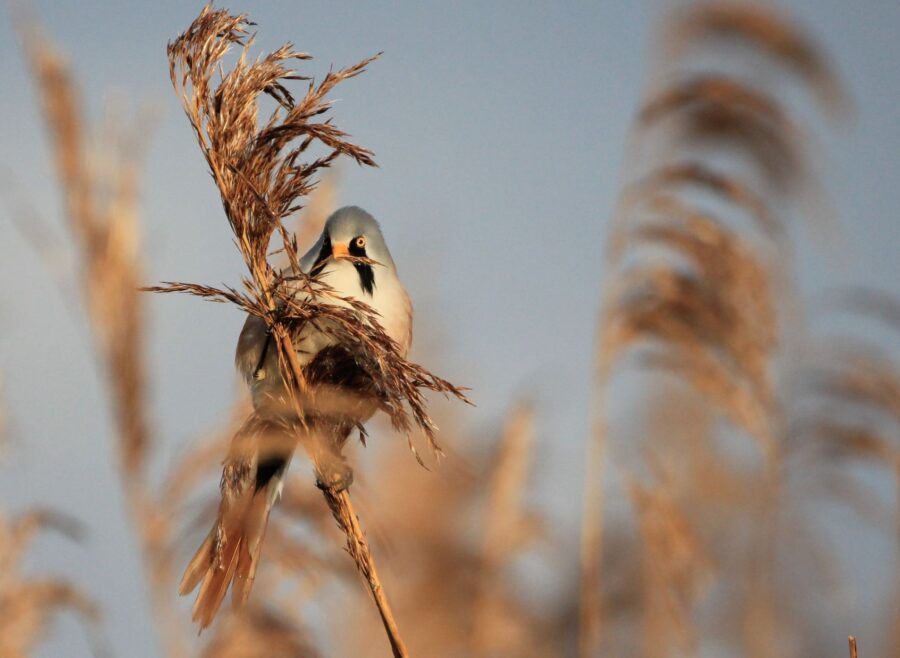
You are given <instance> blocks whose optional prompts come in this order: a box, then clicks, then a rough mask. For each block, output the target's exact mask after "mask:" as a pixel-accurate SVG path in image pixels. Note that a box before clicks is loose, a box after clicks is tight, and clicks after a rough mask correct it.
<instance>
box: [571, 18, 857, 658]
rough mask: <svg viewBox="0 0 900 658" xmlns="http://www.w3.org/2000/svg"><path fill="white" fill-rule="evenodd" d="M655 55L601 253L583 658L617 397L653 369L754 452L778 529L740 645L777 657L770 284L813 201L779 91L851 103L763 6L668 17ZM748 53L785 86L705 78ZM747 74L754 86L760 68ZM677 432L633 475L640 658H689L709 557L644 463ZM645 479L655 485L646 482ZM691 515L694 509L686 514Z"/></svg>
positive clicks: (788, 26) (654, 385)
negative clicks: (794, 220) (804, 206)
mask: <svg viewBox="0 0 900 658" xmlns="http://www.w3.org/2000/svg"><path fill="white" fill-rule="evenodd" d="M661 41H662V42H663V43H664V44H665V54H664V56H663V57H661V58H660V64H659V70H658V71H657V72H656V75H655V76H654V77H655V79H656V80H659V81H660V82H658V83H657V84H654V85H652V86H651V88H650V91H649V94H648V97H647V99H646V101H645V102H644V103H643V106H642V109H641V111H640V113H639V115H638V120H637V124H636V127H635V135H634V139H633V147H632V148H633V153H632V155H631V159H630V165H629V175H630V176H631V177H632V178H631V180H630V181H629V182H628V183H627V184H626V185H625V187H624V189H623V192H622V194H621V196H620V200H619V203H618V205H617V209H616V213H615V216H614V219H613V222H612V225H611V234H610V237H609V242H608V243H609V251H608V255H607V258H608V273H607V276H606V282H607V283H606V286H605V293H604V300H603V309H602V311H601V317H600V323H599V334H598V340H597V349H596V366H595V381H596V384H595V387H596V390H595V394H594V399H595V407H594V414H595V415H594V420H593V427H594V429H593V437H592V439H591V440H590V441H589V446H588V459H587V464H588V469H589V470H588V473H587V482H586V485H585V486H586V490H585V491H586V500H585V507H584V510H585V511H584V523H583V531H582V537H583V543H582V569H583V575H582V579H583V591H582V604H581V627H582V629H581V655H582V656H589V655H596V653H597V651H598V647H599V646H600V633H601V625H600V624H601V622H600V620H601V603H600V600H599V592H600V591H601V588H602V582H601V580H600V575H599V571H598V570H599V566H600V564H601V553H600V548H601V545H602V534H601V528H602V526H601V522H600V518H601V515H602V513H603V503H602V501H603V498H602V487H601V485H600V482H601V476H602V472H603V465H604V463H605V459H604V455H605V454H606V450H607V448H606V445H607V442H608V435H609V434H610V432H611V431H612V429H611V427H610V421H609V418H610V414H611V412H610V410H609V398H610V393H611V391H612V390H614V389H615V387H616V385H617V382H620V381H621V378H622V377H623V376H624V373H627V372H629V371H631V372H635V371H639V372H643V373H645V374H644V375H643V376H642V378H643V381H646V382H648V391H652V390H659V387H665V386H666V385H668V386H669V389H668V390H669V391H670V393H669V394H671V387H672V385H673V384H672V382H677V384H674V386H676V387H686V388H687V390H688V391H692V394H691V395H692V397H693V400H692V401H691V402H690V404H700V405H701V406H703V407H706V408H708V409H709V410H711V411H712V412H713V413H715V414H716V415H718V416H721V417H722V418H724V419H727V420H728V421H730V428H726V429H725V430H724V431H721V432H720V433H722V434H723V435H724V436H746V437H750V438H752V439H753V440H754V441H755V444H756V446H757V447H758V451H759V452H758V454H759V456H760V458H761V464H762V470H761V471H760V478H761V479H760V480H759V486H760V487H762V491H763V492H764V493H763V494H762V495H761V496H759V497H758V503H757V505H758V509H757V510H756V511H755V512H751V514H750V519H751V523H753V524H754V525H757V524H758V527H760V528H766V527H768V528H770V529H769V530H763V531H762V532H761V533H760V534H761V538H760V540H759V545H758V547H757V548H750V549H749V550H748V555H747V559H748V560H749V562H747V563H745V564H744V568H745V569H750V570H752V571H753V572H754V573H757V574H758V576H757V581H758V582H759V585H758V588H757V586H756V585H754V587H755V588H756V589H754V592H753V594H752V597H755V600H758V601H763V600H764V601H765V603H764V604H763V606H762V607H761V608H755V609H761V610H764V611H765V615H763V616H760V617H757V618H756V621H754V622H753V623H752V624H751V625H752V627H753V632H752V633H751V634H750V635H748V636H747V637H748V644H747V647H748V650H749V651H750V653H751V654H752V655H762V654H763V653H767V655H772V650H773V647H774V646H775V645H774V644H773V643H774V642H775V640H773V639H771V638H772V637H774V636H773V633H774V627H773V625H774V624H775V615H776V614H777V613H776V612H775V602H774V601H773V600H772V598H771V597H772V587H773V584H772V582H771V580H770V579H771V574H770V573H769V571H767V570H769V569H771V564H772V560H773V541H774V539H773V536H772V533H773V532H774V530H773V528H774V527H775V525H776V524H775V521H774V520H773V519H774V510H775V509H776V507H777V502H776V501H777V499H778V497H779V491H780V484H779V481H780V479H781V477H782V474H783V473H782V463H783V455H782V446H783V433H784V427H785V423H784V416H785V410H784V408H783V398H782V396H781V391H780V388H779V387H780V381H779V379H778V377H777V369H778V366H779V364H780V360H779V356H780V353H779V346H780V342H781V332H782V331H783V324H784V322H785V317H784V316H783V315H782V312H781V307H782V305H783V304H784V303H785V301H786V300H787V299H788V298H789V295H790V292H789V290H788V289H787V287H785V286H783V285H782V286H781V287H780V288H776V285H775V283H774V282H775V281H778V282H779V283H783V282H784V281H785V280H787V279H788V278H789V277H788V275H786V273H781V272H779V271H778V265H776V258H777V254H779V253H784V252H785V251H786V249H787V247H788V244H789V243H788V236H789V228H790V227H789V225H788V223H789V217H791V214H790V211H791V209H795V208H797V207H799V206H800V204H799V202H798V200H799V199H800V197H802V196H803V195H804V194H805V193H806V192H807V191H808V190H809V189H814V181H813V176H812V172H811V167H810V166H809V160H808V153H807V148H806V141H805V135H804V134H803V132H802V131H801V130H800V128H799V127H798V121H797V120H796V119H795V118H794V116H793V109H792V108H790V107H787V106H786V105H785V104H783V103H782V101H781V100H780V99H779V97H778V94H777V91H776V89H777V88H778V86H777V82H778V81H780V80H781V77H782V76H783V75H785V74H786V75H787V76H788V77H790V76H794V77H793V80H795V81H796V80H799V81H800V82H801V84H807V85H808V86H809V87H810V88H812V89H813V90H814V91H815V92H816V94H817V96H818V97H819V98H822V99H826V100H827V103H826V107H825V109H826V111H830V110H831V109H833V108H834V107H835V106H837V105H839V104H840V102H839V101H838V100H837V99H838V98H840V97H842V94H841V92H840V91H839V90H840V85H839V83H838V82H837V79H836V77H835V76H834V74H833V73H832V72H831V70H830V68H829V67H828V66H827V65H826V64H825V60H824V57H823V56H822V55H821V54H820V51H819V49H818V48H817V47H816V46H815V45H814V44H813V43H812V41H810V40H809V39H808V37H806V36H805V35H803V34H802V33H801V32H799V31H798V30H797V29H795V28H794V26H793V24H792V23H791V22H790V21H788V20H787V19H785V18H783V17H780V16H779V15H777V14H776V13H774V12H773V11H770V10H768V9H762V8H755V7H750V6H746V7H745V6H741V7H737V6H732V5H726V4H723V3H704V4H701V5H698V6H696V7H692V8H691V9H690V10H688V11H686V12H682V13H681V14H679V15H678V16H677V17H673V18H672V19H671V20H670V21H669V22H668V23H667V24H666V27H665V30H664V34H663V37H662V39H661ZM738 41H740V42H742V43H743V44H744V45H745V46H746V47H747V49H748V50H749V51H750V52H751V53H752V54H751V55H750V56H748V57H747V61H755V60H754V59H753V58H754V57H760V56H761V57H763V58H768V61H769V64H770V67H771V71H773V72H774V73H770V75H769V77H768V78H766V77H763V78H762V80H763V83H762V84H759V83H757V82H754V83H751V82H750V80H751V76H749V75H742V73H741V61H740V58H739V60H738V64H737V65H736V66H735V67H734V68H736V69H737V70H731V69H729V68H727V67H726V66H725V65H724V64H723V65H722V67H721V68H717V67H716V66H715V65H713V66H711V65H710V64H709V62H711V61H716V60H715V59H713V58H710V57H709V55H710V54H713V53H716V52H718V50H717V49H718V48H719V47H720V46H723V45H733V44H734V43H735V42H738ZM699 54H703V55H706V58H705V59H700V58H699ZM694 55H697V57H694ZM697 59H700V63H701V66H699V67H698V66H697V63H696V60H697ZM724 60H727V58H721V61H724ZM754 78H755V79H756V80H759V79H760V76H759V75H758V72H756V75H755V76H754ZM766 80H768V85H769V86H768V87H767V86H766V84H767V83H766ZM748 220H749V221H748ZM664 390H666V389H664ZM643 395H644V397H647V396H648V393H646V392H645V393H644V394H643ZM701 400H702V401H701ZM645 424H646V423H645ZM644 431H645V432H646V431H647V429H646V428H645V430H644ZM666 434H667V432H665V431H663V432H662V433H657V434H655V435H654V434H649V433H648V434H647V435H646V438H645V439H644V440H643V443H644V448H645V451H644V452H641V455H643V458H644V466H643V469H642V471H643V472H644V473H645V475H643V476H640V477H639V476H638V475H637V473H636V472H635V474H634V475H633V476H632V477H630V478H629V482H630V485H629V491H630V496H631V499H632V502H633V507H634V512H635V515H636V516H637V523H638V526H639V531H640V536H641V537H642V544H643V546H644V548H645V550H646V551H647V556H648V557H647V561H646V563H645V564H646V565H647V567H646V571H645V573H646V578H647V579H648V581H647V582H649V583H650V585H649V586H647V587H645V589H644V592H645V602H644V604H643V608H644V616H645V621H644V625H645V626H644V633H645V638H646V640H647V643H646V645H645V647H644V648H643V650H642V654H643V655H647V656H655V655H659V656H664V655H690V654H692V653H695V652H696V650H697V648H696V645H695V638H696V637H697V634H696V632H695V631H694V630H693V628H692V625H693V622H692V618H693V615H692V610H693V609H694V607H695V606H696V604H697V603H698V601H699V593H700V592H702V591H703V589H702V588H701V587H700V586H699V582H700V581H699V580H698V577H699V574H698V572H697V570H696V569H686V568H685V565H686V564H690V563H691V562H692V561H693V562H696V563H698V564H699V563H702V562H703V561H704V557H703V556H704V555H706V554H709V549H707V548H706V547H705V546H704V541H703V539H702V536H703V535H702V534H700V533H698V531H697V528H698V525H697V524H698V522H699V519H700V518H701V517H700V516H698V514H699V513H700V512H699V510H700V509H702V507H704V506H709V503H710V502H711V501H707V502H706V503H703V502H701V501H702V500H703V499H702V498H699V497H697V496H696V495H690V496H688V497H687V498H685V495H686V494H685V491H684V490H679V489H675V488H673V487H672V480H671V479H670V478H668V477H667V476H666V474H665V473H666V471H663V472H660V470H659V464H660V462H661V461H662V458H659V459H649V461H648V457H649V455H650V451H651V450H652V451H653V452H658V451H660V450H666V448H665V447H664V446H665V444H666V441H667V437H666ZM701 446H703V447H701ZM703 449H707V450H709V449H712V450H721V448H716V447H714V446H713V445H712V444H708V443H700V442H698V441H696V440H692V441H689V443H687V444H686V445H685V446H683V447H682V448H681V450H680V452H676V453H673V454H672V456H673V457H674V458H675V459H676V460H690V459H698V458H699V455H700V454H701V453H700V452H699V451H700V450H703ZM724 456H725V453H721V454H720V457H719V459H720V460H723V459H724ZM721 467H724V462H723V463H722V465H721V466H717V468H721ZM626 472H628V471H627V470H626ZM648 477H649V478H650V479H651V480H656V481H657V482H656V483H646V482H644V481H642V479H641V478H644V479H646V478H648ZM697 486H702V485H701V484H700V483H697ZM688 501H691V505H690V506H687V507H685V506H683V505H684V504H685V503H686V502H688ZM698 503H699V508H698ZM720 532H725V529H724V528H722V529H721V530H720ZM701 572H702V570H701ZM766 628H767V630H766ZM754 643H756V644H757V646H754Z"/></svg>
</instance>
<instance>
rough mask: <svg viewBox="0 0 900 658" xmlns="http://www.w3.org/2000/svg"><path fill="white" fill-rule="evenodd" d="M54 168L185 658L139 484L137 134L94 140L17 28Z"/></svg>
mask: <svg viewBox="0 0 900 658" xmlns="http://www.w3.org/2000/svg"><path fill="white" fill-rule="evenodd" d="M20 34H21V39H22V43H23V48H24V50H25V55H26V59H27V61H28V63H29V64H30V65H31V68H32V76H33V78H34V80H35V84H36V86H37V89H38V92H39V95H40V100H41V105H42V109H43V115H44V120H45V122H46V125H47V129H48V131H49V133H50V137H51V139H50V144H51V148H52V149H53V155H54V158H55V161H56V169H57V175H58V178H59V184H60V189H61V192H62V196H63V200H64V202H65V211H66V219H67V221H68V225H69V228H70V229H71V231H72V233H73V234H74V236H75V238H76V241H75V244H76V246H77V249H78V252H79V255H80V256H81V269H82V279H81V283H82V292H83V294H84V299H85V302H86V307H87V314H88V318H89V320H90V326H91V331H92V335H93V338H94V343H95V349H96V352H97V354H98V358H99V360H100V362H101V363H102V366H103V368H104V374H105V379H106V385H107V389H108V391H109V393H110V396H111V398H112V405H111V411H112V414H113V419H114V422H115V427H116V433H117V447H118V454H119V471H120V475H121V483H122V489H123V491H124V493H125V499H126V502H127V505H128V509H129V512H130V518H131V520H132V523H133V527H134V530H135V533H136V534H137V536H138V538H139V540H140V546H141V552H142V553H143V557H144V558H145V559H144V560H143V562H144V564H145V566H146V568H147V574H148V577H147V582H148V584H149V586H150V593H151V602H152V605H153V610H154V616H155V619H156V622H157V624H158V626H159V631H160V636H161V638H162V639H163V642H164V644H165V646H166V652H167V655H169V656H170V657H172V658H177V657H178V656H183V655H186V650H185V648H184V646H183V645H182V644H181V642H180V641H179V635H178V633H177V632H175V628H176V627H177V623H176V620H175V618H174V615H173V610H172V608H171V606H170V605H169V598H170V596H169V590H168V583H169V582H170V580H171V578H170V573H169V571H168V568H167V562H166V560H165V558H164V554H165V546H166V543H167V537H166V533H167V528H166V525H165V521H164V519H163V518H162V516H161V515H160V513H159V509H158V506H157V505H156V501H155V500H154V499H153V495H152V494H151V493H150V491H149V488H148V483H147V481H146V471H147V464H148V456H149V450H150V447H151V445H152V443H153V438H152V432H151V430H150V421H149V417H148V404H147V400H146V389H147V373H146V364H145V350H144V345H145V339H144V307H143V303H142V302H141V299H140V294H139V291H138V286H139V285H140V283H141V280H142V278H143V277H142V274H141V265H140V258H139V256H138V249H139V238H138V234H137V214H138V211H137V206H138V178H139V176H138V162H139V161H140V158H141V153H142V149H141V146H142V137H141V135H143V134H144V133H145V131H146V117H145V118H144V119H145V120H144V121H141V120H138V122H137V123H142V124H143V125H141V128H140V131H139V130H138V128H137V127H135V129H134V130H133V131H132V132H131V133H124V132H121V131H118V132H117V131H116V130H115V128H114V127H112V126H108V127H107V128H109V134H108V140H107V142H106V143H99V142H98V141H97V139H98V138H97V136H96V135H92V134H91V132H90V130H89V129H88V126H87V123H86V121H85V119H84V117H83V114H82V108H81V100H80V96H79V93H78V90H77V87H76V84H75V82H74V80H73V76H72V74H71V72H70V70H69V68H68V66H67V65H66V63H65V60H64V58H63V57H62V56H61V55H60V54H59V53H58V52H57V51H56V50H55V49H54V48H53V46H52V45H51V44H50V42H49V41H48V40H47V39H46V38H45V37H44V36H43V35H42V34H41V32H40V31H39V30H38V29H37V28H36V27H35V26H34V25H28V24H27V23H26V24H24V26H23V27H22V28H21V29H20Z"/></svg>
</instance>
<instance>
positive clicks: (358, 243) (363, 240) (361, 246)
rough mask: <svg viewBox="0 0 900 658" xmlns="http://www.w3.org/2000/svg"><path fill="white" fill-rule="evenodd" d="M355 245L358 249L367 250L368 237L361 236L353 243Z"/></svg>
mask: <svg viewBox="0 0 900 658" xmlns="http://www.w3.org/2000/svg"><path fill="white" fill-rule="evenodd" d="M353 244H354V245H355V246H356V247H357V249H365V248H366V236H364V235H360V236H359V237H358V238H356V239H355V240H354V241H353Z"/></svg>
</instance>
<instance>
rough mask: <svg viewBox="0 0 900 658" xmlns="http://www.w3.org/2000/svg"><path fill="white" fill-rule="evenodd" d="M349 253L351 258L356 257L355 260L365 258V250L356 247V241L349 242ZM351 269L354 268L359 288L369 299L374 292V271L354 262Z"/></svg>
mask: <svg viewBox="0 0 900 658" xmlns="http://www.w3.org/2000/svg"><path fill="white" fill-rule="evenodd" d="M349 251H350V255H351V256H356V257H357V258H365V257H366V248H365V247H358V246H357V245H356V240H352V241H351V242H350V248H349ZM353 267H355V268H356V273H357V274H359V286H360V287H361V288H362V289H363V292H364V293H366V294H367V295H368V296H369V297H371V296H372V292H373V291H374V290H375V271H374V270H373V269H372V266H371V265H369V264H368V263H360V262H355V263H353Z"/></svg>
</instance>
